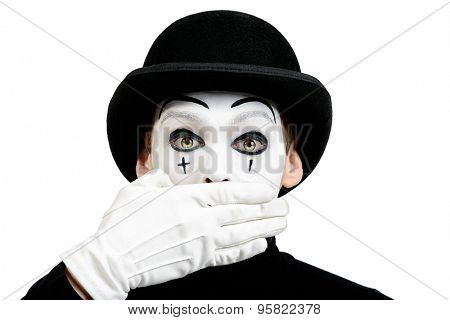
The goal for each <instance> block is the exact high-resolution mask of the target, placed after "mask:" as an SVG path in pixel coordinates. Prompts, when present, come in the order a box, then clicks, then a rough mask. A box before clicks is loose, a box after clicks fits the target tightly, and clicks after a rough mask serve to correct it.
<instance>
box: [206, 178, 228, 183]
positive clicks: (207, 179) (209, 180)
mask: <svg viewBox="0 0 450 320" xmlns="http://www.w3.org/2000/svg"><path fill="white" fill-rule="evenodd" d="M220 181H230V180H229V179H226V178H225V179H222V180H217V181H214V180H211V179H210V178H206V179H205V182H206V183H211V182H220Z"/></svg>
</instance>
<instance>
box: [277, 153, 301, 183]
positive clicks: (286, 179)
mask: <svg viewBox="0 0 450 320" xmlns="http://www.w3.org/2000/svg"><path fill="white" fill-rule="evenodd" d="M302 177H303V166H302V160H301V159H300V156H299V155H298V153H297V151H296V150H295V149H294V146H293V145H292V146H291V147H290V148H289V152H288V154H287V157H286V162H285V164H284V172H283V178H282V179H281V184H282V186H283V187H285V188H292V187H294V186H296V185H297V184H299V183H300V181H301V180H302Z"/></svg>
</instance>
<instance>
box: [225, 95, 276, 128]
mask: <svg viewBox="0 0 450 320" xmlns="http://www.w3.org/2000/svg"><path fill="white" fill-rule="evenodd" d="M254 101H256V102H260V103H262V104H265V105H266V106H267V107H268V108H269V109H270V111H271V112H272V115H273V121H274V122H275V123H277V119H276V118H275V112H273V108H272V106H271V105H270V103H268V102H267V101H266V100H264V99H262V98H258V97H247V98H242V99H239V100H237V101H235V102H234V103H233V104H232V105H231V108H234V107H237V106H240V105H241V104H244V103H248V102H254Z"/></svg>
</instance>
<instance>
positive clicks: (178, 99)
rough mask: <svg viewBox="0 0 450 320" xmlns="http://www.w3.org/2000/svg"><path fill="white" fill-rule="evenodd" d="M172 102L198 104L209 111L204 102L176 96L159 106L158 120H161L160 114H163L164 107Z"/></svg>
mask: <svg viewBox="0 0 450 320" xmlns="http://www.w3.org/2000/svg"><path fill="white" fill-rule="evenodd" d="M172 101H186V102H192V103H196V104H199V105H201V106H202V107H204V108H206V109H209V107H208V105H207V104H206V103H205V102H204V101H202V100H200V99H196V98H193V97H188V96H183V95H176V96H173V97H171V98H169V99H167V100H166V101H164V103H163V104H162V105H161V110H160V111H159V116H158V119H159V118H161V114H162V112H163V110H164V107H165V106H166V105H167V104H168V103H170V102H172Z"/></svg>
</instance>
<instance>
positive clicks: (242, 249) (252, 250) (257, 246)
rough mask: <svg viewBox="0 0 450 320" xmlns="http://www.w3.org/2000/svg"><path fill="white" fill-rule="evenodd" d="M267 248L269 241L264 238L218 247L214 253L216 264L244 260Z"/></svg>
mask: <svg viewBox="0 0 450 320" xmlns="http://www.w3.org/2000/svg"><path fill="white" fill-rule="evenodd" d="M266 249H267V241H266V239H263V238H260V239H255V240H251V241H248V242H245V243H243V244H240V245H237V246H234V247H229V248H223V249H218V250H216V252H215V253H214V257H215V265H226V264H231V263H235V262H239V261H243V260H246V259H249V258H251V257H254V256H255V255H257V254H260V253H262V252H264V251H266Z"/></svg>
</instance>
